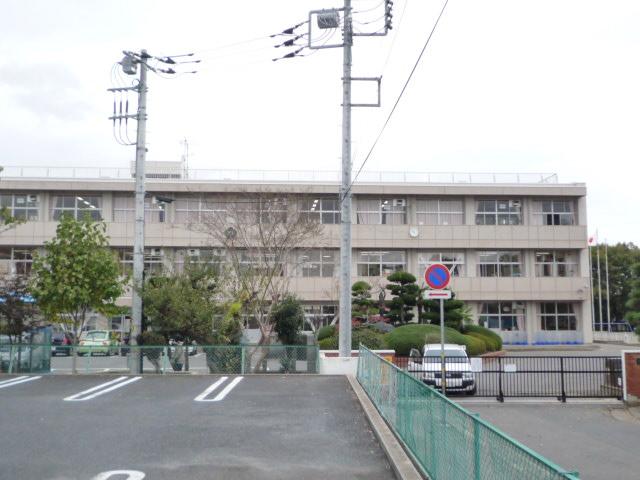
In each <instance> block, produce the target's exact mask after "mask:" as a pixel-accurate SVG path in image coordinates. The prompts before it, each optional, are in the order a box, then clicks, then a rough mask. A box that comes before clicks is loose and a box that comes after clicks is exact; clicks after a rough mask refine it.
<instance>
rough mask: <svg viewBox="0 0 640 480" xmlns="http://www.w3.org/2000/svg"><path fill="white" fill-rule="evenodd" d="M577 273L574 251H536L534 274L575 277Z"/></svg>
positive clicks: (539, 275)
mask: <svg viewBox="0 0 640 480" xmlns="http://www.w3.org/2000/svg"><path fill="white" fill-rule="evenodd" d="M577 274H578V260H577V254H576V252H571V251H566V250H550V251H542V252H536V276H538V277H575V276H577Z"/></svg>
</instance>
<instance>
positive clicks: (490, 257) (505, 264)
mask: <svg viewBox="0 0 640 480" xmlns="http://www.w3.org/2000/svg"><path fill="white" fill-rule="evenodd" d="M478 273H479V275H480V276H481V277H520V276H522V257H521V255H520V252H478Z"/></svg>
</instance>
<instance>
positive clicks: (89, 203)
mask: <svg viewBox="0 0 640 480" xmlns="http://www.w3.org/2000/svg"><path fill="white" fill-rule="evenodd" d="M64 214H67V215H71V216H72V217H73V218H75V219H76V220H82V219H83V218H85V216H86V215H89V217H90V218H91V219H93V220H101V219H102V196H100V195H54V196H53V209H52V218H53V220H60V218H61V217H62V215H64Z"/></svg>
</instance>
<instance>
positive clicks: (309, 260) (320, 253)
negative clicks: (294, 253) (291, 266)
mask: <svg viewBox="0 0 640 480" xmlns="http://www.w3.org/2000/svg"><path fill="white" fill-rule="evenodd" d="M337 264H338V251H337V250H327V249H322V250H320V249H316V250H305V251H302V252H300V254H299V256H298V272H299V275H300V276H302V277H333V276H334V274H335V273H336V272H337V268H336V265H337Z"/></svg>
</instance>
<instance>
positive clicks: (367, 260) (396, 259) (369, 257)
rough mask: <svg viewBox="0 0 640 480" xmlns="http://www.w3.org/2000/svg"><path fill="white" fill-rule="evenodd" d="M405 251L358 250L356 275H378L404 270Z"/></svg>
mask: <svg viewBox="0 0 640 480" xmlns="http://www.w3.org/2000/svg"><path fill="white" fill-rule="evenodd" d="M405 269H406V260H405V252H403V251H398V250H396V251H390V252H360V253H359V254H358V276H360V277H380V276H383V275H385V276H386V275H388V274H390V273H393V272H396V271H399V270H405Z"/></svg>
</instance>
